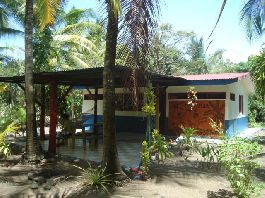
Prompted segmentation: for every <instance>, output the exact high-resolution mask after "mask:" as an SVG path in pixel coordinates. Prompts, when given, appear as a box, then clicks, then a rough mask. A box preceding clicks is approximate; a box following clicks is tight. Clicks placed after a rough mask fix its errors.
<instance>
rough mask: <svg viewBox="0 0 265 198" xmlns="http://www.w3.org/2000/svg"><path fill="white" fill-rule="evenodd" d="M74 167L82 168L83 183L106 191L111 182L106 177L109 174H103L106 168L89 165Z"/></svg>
mask: <svg viewBox="0 0 265 198" xmlns="http://www.w3.org/2000/svg"><path fill="white" fill-rule="evenodd" d="M74 167H76V168H78V169H80V170H82V172H83V173H82V177H83V179H84V180H85V184H87V185H90V186H92V187H94V188H95V189H96V190H97V191H100V190H103V191H105V192H107V193H108V187H109V186H110V184H111V180H110V179H108V178H109V176H110V175H108V174H105V169H106V168H96V169H94V168H91V166H89V167H88V168H86V169H83V168H81V167H79V166H75V165H74Z"/></svg>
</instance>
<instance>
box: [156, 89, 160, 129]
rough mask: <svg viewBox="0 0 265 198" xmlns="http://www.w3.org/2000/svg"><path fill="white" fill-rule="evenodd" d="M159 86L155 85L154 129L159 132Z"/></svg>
mask: <svg viewBox="0 0 265 198" xmlns="http://www.w3.org/2000/svg"><path fill="white" fill-rule="evenodd" d="M159 95H160V94H159V84H156V129H157V130H159V117H160V111H159V110H160V109H159Z"/></svg>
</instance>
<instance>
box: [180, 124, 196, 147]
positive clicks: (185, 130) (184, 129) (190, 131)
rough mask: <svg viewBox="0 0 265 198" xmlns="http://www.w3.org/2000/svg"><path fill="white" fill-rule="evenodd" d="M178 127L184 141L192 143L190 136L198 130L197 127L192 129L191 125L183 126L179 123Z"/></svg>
mask: <svg viewBox="0 0 265 198" xmlns="http://www.w3.org/2000/svg"><path fill="white" fill-rule="evenodd" d="M180 128H181V130H182V132H183V137H184V142H185V143H186V144H190V145H192V139H191V138H192V136H193V135H194V134H195V133H196V132H197V131H198V130H197V129H194V128H192V127H184V126H183V125H180Z"/></svg>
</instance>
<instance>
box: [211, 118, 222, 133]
mask: <svg viewBox="0 0 265 198" xmlns="http://www.w3.org/2000/svg"><path fill="white" fill-rule="evenodd" d="M209 125H210V126H211V127H212V129H213V130H214V132H216V133H217V134H218V135H219V136H220V137H223V136H224V134H225V131H224V126H223V124H222V122H221V121H220V120H219V123H217V122H215V121H214V120H213V119H212V118H209Z"/></svg>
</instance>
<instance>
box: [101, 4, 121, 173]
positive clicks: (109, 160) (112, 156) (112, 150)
mask: <svg viewBox="0 0 265 198" xmlns="http://www.w3.org/2000/svg"><path fill="white" fill-rule="evenodd" d="M108 4H110V3H108ZM117 36H118V19H117V17H115V15H114V12H113V11H112V9H111V7H110V5H108V25H107V35H106V52H105V59H104V71H103V119H104V125H103V130H104V133H103V159H102V160H103V161H102V163H103V167H106V173H107V174H112V175H114V174H115V173H120V172H121V167H120V162H119V159H118V151H117V145H116V127H115V85H114V76H113V70H114V67H115V58H116V45H117Z"/></svg>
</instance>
